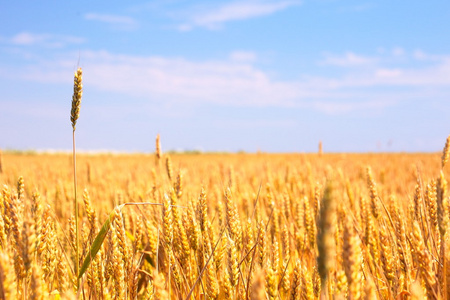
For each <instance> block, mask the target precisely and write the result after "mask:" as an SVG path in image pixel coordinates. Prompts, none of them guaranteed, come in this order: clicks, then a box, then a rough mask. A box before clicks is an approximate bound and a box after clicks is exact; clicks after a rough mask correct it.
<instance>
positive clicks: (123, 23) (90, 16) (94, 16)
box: [84, 13, 138, 29]
mask: <svg viewBox="0 0 450 300" xmlns="http://www.w3.org/2000/svg"><path fill="white" fill-rule="evenodd" d="M84 18H85V19H86V20H90V21H98V22H102V23H106V24H109V25H112V26H114V27H115V28H118V29H135V28H137V26H138V22H137V21H136V20H135V19H133V18H131V17H128V16H119V15H112V14H99V13H87V14H85V15H84Z"/></svg>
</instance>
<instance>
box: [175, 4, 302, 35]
mask: <svg viewBox="0 0 450 300" xmlns="http://www.w3.org/2000/svg"><path fill="white" fill-rule="evenodd" d="M299 3H300V2H299V1H254V0H253V1H252V0H250V1H235V2H230V3H225V4H221V5H219V6H216V7H212V8H209V9H201V10H199V11H195V12H190V16H188V18H187V19H188V20H187V21H186V22H185V23H183V24H181V25H180V26H179V29H180V30H191V29H193V28H194V27H204V28H207V29H218V28H221V27H222V26H223V24H224V23H226V22H230V21H238V20H245V19H251V18H256V17H262V16H267V15H271V14H273V13H276V12H278V11H281V10H284V9H286V8H288V7H290V6H293V5H298V4H299Z"/></svg>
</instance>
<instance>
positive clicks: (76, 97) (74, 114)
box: [70, 68, 83, 289]
mask: <svg viewBox="0 0 450 300" xmlns="http://www.w3.org/2000/svg"><path fill="white" fill-rule="evenodd" d="M82 75H83V71H82V70H81V68H78V70H77V71H76V72H75V77H74V80H73V96H72V110H71V112H70V121H72V129H73V131H72V141H73V151H72V157H73V188H74V200H73V205H74V207H75V235H76V242H75V243H76V244H75V251H76V258H75V274H76V276H77V289H78V288H79V286H80V278H79V277H78V272H79V260H80V253H79V244H80V234H79V232H78V201H77V161H76V151H75V129H76V127H75V125H76V124H77V120H78V116H79V115H80V106H81V96H82V95H83V84H82Z"/></svg>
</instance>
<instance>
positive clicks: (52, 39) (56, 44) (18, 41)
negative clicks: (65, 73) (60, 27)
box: [0, 31, 85, 48]
mask: <svg viewBox="0 0 450 300" xmlns="http://www.w3.org/2000/svg"><path fill="white" fill-rule="evenodd" d="M0 41H3V42H6V43H7V44H11V45H17V46H43V47H48V48H62V47H64V46H66V45H68V44H81V43H84V42H85V40H84V39H83V38H80V37H75V36H70V35H56V34H49V33H32V32H27V31H24V32H20V33H18V34H16V35H14V36H12V37H2V38H0Z"/></svg>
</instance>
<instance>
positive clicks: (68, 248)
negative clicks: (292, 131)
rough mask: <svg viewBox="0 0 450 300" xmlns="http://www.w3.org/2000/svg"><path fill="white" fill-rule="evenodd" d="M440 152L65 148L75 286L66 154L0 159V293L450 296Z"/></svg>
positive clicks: (5, 295) (165, 296)
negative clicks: (75, 151)
mask: <svg viewBox="0 0 450 300" xmlns="http://www.w3.org/2000/svg"><path fill="white" fill-rule="evenodd" d="M443 161H445V159H443V157H442V154H440V153H439V154H323V155H317V154H265V153H259V154H198V155H187V154H184V155H183V154H177V155H175V154H174V155H171V156H169V155H162V156H160V157H159V158H158V157H157V156H156V155H153V154H148V155H145V154H134V155H112V154H109V155H108V154H103V155H83V154H79V155H78V156H77V169H78V170H77V187H78V196H77V197H78V198H79V201H78V206H79V218H78V220H79V227H80V241H79V243H80V253H79V266H80V272H79V274H82V276H80V278H81V279H80V283H79V285H78V283H77V275H76V273H75V269H76V268H75V265H76V253H75V252H76V251H75V249H76V245H75V244H76V242H75V241H76V233H75V212H74V207H73V203H74V201H73V199H74V185H73V166H72V157H71V156H70V155H66V154H52V155H50V154H14V153H8V152H6V153H3V154H2V155H1V167H2V168H1V169H2V172H1V173H0V183H1V184H2V186H3V187H2V192H1V195H0V212H1V214H0V249H1V252H0V299H58V298H59V297H61V298H62V299H75V298H76V297H78V298H79V299H448V298H449V294H447V293H450V274H449V273H448V272H450V271H447V270H448V269H449V268H450V253H449V251H450V250H449V249H448V248H449V247H448V239H447V227H448V220H449V208H448V203H449V197H448V193H447V183H446V180H445V178H446V177H448V176H450V174H449V171H450V170H449V167H448V166H446V167H447V168H446V167H445V164H444V167H443V163H442V162H443ZM124 203H147V204H142V205H125V206H122V205H121V204H124ZM102 225H103V228H102ZM102 237H103V238H104V239H101V238H102ZM92 245H94V246H97V248H98V249H94V248H95V247H93V246H92ZM93 250H98V252H97V251H93ZM86 261H87V262H86ZM82 266H86V267H87V268H83V267H82ZM77 286H78V288H77ZM49 297H50V298H49Z"/></svg>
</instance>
